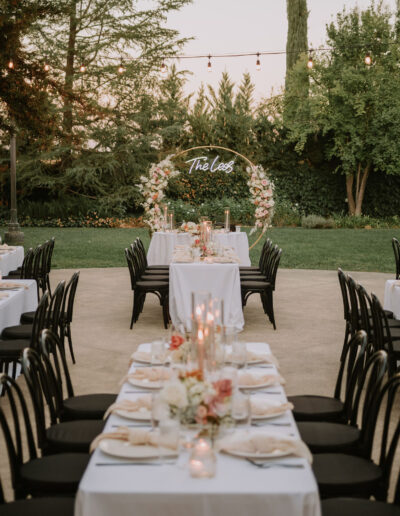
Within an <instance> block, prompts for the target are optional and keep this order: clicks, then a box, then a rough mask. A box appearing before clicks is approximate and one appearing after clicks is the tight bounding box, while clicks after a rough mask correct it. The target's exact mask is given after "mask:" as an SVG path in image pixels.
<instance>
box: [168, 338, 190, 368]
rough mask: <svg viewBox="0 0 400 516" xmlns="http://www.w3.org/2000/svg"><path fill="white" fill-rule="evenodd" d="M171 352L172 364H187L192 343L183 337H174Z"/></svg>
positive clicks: (170, 347)
mask: <svg viewBox="0 0 400 516" xmlns="http://www.w3.org/2000/svg"><path fill="white" fill-rule="evenodd" d="M169 351H170V357H171V361H172V362H174V363H175V364H179V363H185V362H187V360H188V358H189V353H190V342H189V341H187V340H186V339H185V338H184V337H182V335H172V337H171V342H170V344H169Z"/></svg>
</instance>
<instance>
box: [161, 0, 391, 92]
mask: <svg viewBox="0 0 400 516" xmlns="http://www.w3.org/2000/svg"><path fill="white" fill-rule="evenodd" d="M370 3H371V1H370V0H346V1H345V0H307V7H308V10H309V17H308V42H309V48H313V47H318V46H320V45H322V44H324V43H325V39H326V38H325V33H326V31H325V27H326V24H327V23H329V22H331V21H332V20H334V19H335V15H336V13H338V12H339V11H341V10H342V9H343V7H344V6H345V7H346V9H351V8H353V7H355V6H356V5H358V6H359V7H360V8H361V9H362V8H366V7H368V6H369V5H370ZM384 4H385V5H387V6H388V7H389V8H390V9H391V10H392V11H393V12H394V9H395V5H396V0H384ZM168 26H169V27H171V28H174V29H177V30H178V31H179V32H180V34H181V36H183V37H194V40H193V41H190V42H188V43H187V44H186V45H185V47H184V49H183V52H182V53H183V54H201V55H203V54H206V55H208V54H211V55H212V54H213V53H216V54H218V53H221V54H224V53H242V52H262V51H281V50H285V48H286V36H287V19H286V0H193V3H192V4H191V5H188V6H186V7H184V8H183V9H181V10H180V11H178V12H176V13H172V14H171V15H170V16H169V19H168ZM260 59H261V70H260V71H256V70H255V64H256V57H255V56H252V57H240V58H218V59H217V58H216V59H212V60H211V61H212V72H211V73H209V72H207V62H208V60H207V59H206V58H205V59H197V60H189V59H185V60H180V61H176V65H177V67H178V69H180V70H185V69H186V70H190V71H191V72H192V75H189V76H188V81H187V84H186V86H185V90H186V93H190V92H193V91H197V90H198V88H199V86H200V84H201V83H202V82H203V83H205V84H211V85H212V86H213V87H218V82H219V81H220V79H221V74H222V73H223V72H224V71H227V72H228V73H229V75H230V77H231V78H232V79H233V80H234V81H235V82H240V80H241V78H242V75H243V73H244V72H250V75H251V78H252V81H253V83H254V85H255V94H254V97H255V99H256V100H260V99H261V98H262V97H269V96H270V95H271V91H273V92H274V93H278V92H279V91H280V90H281V88H282V86H283V84H284V80H285V68H286V56H285V55H284V54H283V55H277V56H261V58H260ZM166 64H167V65H168V64H171V61H170V62H168V61H167V62H166Z"/></svg>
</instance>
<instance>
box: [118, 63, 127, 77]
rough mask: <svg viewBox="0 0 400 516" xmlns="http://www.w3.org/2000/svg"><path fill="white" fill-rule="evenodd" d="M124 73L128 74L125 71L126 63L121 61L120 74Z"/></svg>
mask: <svg viewBox="0 0 400 516" xmlns="http://www.w3.org/2000/svg"><path fill="white" fill-rule="evenodd" d="M124 72H126V69H125V66H124V63H123V62H122V60H121V62H120V64H119V66H118V73H119V74H123V73H124Z"/></svg>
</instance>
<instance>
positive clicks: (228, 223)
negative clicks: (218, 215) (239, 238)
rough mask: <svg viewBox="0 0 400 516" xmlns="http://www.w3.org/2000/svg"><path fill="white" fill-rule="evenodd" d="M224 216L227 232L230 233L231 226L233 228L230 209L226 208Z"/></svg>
mask: <svg viewBox="0 0 400 516" xmlns="http://www.w3.org/2000/svg"><path fill="white" fill-rule="evenodd" d="M224 216H225V232H226V233H229V231H230V226H231V212H230V209H229V208H225V210H224Z"/></svg>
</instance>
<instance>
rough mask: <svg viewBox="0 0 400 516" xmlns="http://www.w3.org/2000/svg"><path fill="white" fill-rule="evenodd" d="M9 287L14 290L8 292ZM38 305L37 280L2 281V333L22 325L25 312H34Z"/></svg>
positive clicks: (0, 330) (0, 311)
mask: <svg viewBox="0 0 400 516" xmlns="http://www.w3.org/2000/svg"><path fill="white" fill-rule="evenodd" d="M9 287H12V289H10V290H8V288H9ZM37 305H38V301H37V288H36V281H35V280H1V281H0V333H1V332H2V331H3V330H4V328H6V327H7V326H15V325H16V324H20V318H21V315H22V314H23V313H24V312H33V311H34V310H36V308H37Z"/></svg>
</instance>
